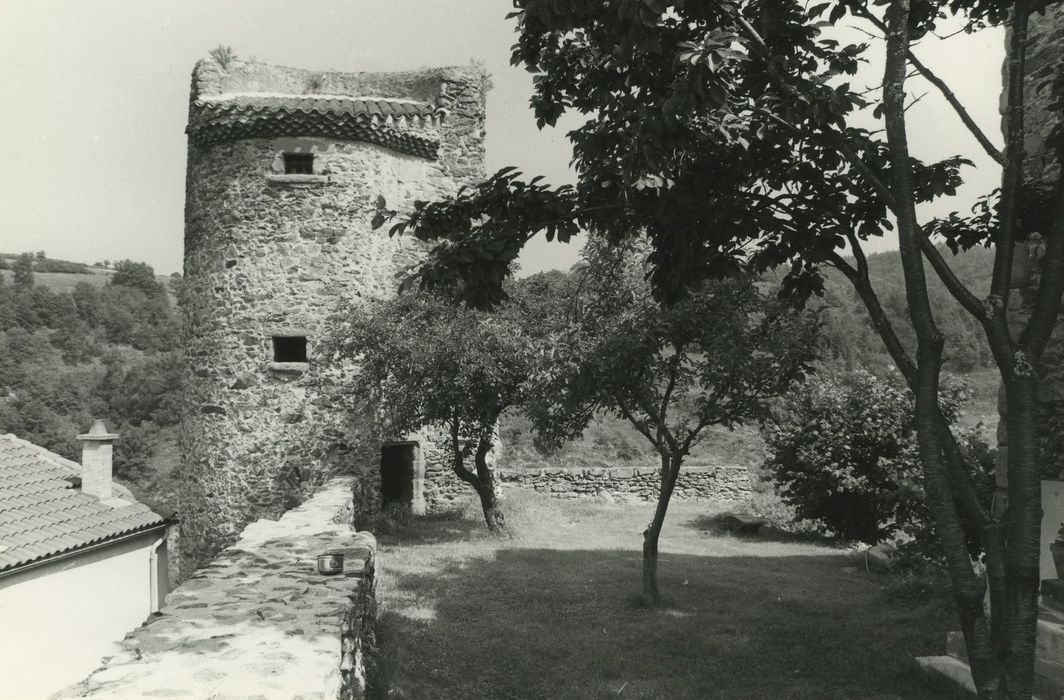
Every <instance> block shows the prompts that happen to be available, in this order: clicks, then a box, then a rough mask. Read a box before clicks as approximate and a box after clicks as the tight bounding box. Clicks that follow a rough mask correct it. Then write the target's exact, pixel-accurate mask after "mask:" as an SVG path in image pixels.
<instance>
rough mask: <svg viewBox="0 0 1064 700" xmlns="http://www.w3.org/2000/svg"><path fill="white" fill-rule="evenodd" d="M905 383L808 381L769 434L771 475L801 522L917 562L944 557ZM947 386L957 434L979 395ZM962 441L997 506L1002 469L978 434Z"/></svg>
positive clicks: (848, 377) (786, 402) (944, 398)
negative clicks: (893, 548) (894, 545)
mask: <svg viewBox="0 0 1064 700" xmlns="http://www.w3.org/2000/svg"><path fill="white" fill-rule="evenodd" d="M897 379H898V378H897V377H896V376H888V377H882V378H880V377H876V376H875V375H873V374H871V373H869V372H866V371H864V370H860V369H858V370H855V371H851V372H831V373H820V374H818V375H817V376H816V377H810V378H809V379H806V380H805V381H804V382H802V383H801V384H800V385H799V386H797V387H795V388H794V389H792V390H791V391H790V392H788V393H787V395H786V396H784V397H783V400H782V401H780V402H779V404H778V405H777V406H775V407H774V408H773V411H772V416H771V418H770V419H769V420H768V421H766V423H765V424H764V425H763V427H762V431H761V434H762V436H763V437H764V439H765V443H766V444H767V446H768V449H769V458H768V460H767V462H766V464H765V470H766V471H767V472H768V474H769V476H771V478H772V480H773V481H774V482H775V483H776V485H777V486H778V487H779V489H780V494H781V496H782V497H783V500H784V501H785V502H786V503H788V504H789V505H791V506H793V507H794V509H795V512H796V513H797V515H798V517H799V518H802V519H803V520H810V521H814V522H816V523H818V524H819V525H820V526H821V529H822V531H826V532H827V534H833V535H835V536H838V537H843V538H846V539H850V540H859V541H861V542H865V543H867V544H877V543H879V542H881V541H883V540H888V539H894V540H903V541H904V545H903V547H904V550H905V551H907V552H908V553H911V554H918V555H921V556H925V557H936V556H937V545H936V541H935V537H934V527H933V526H932V525H931V522H930V517H929V513H928V511H927V504H926V496H925V493H924V487H923V478H922V475H921V471H920V461H919V459H918V456H917V442H916V426H915V424H914V420H913V398H912V393H911V392H909V391H908V390H907V389H906V388H905V387H904V386H901V385H900V384H899V382H898V381H897ZM947 379H949V381H948V382H943V388H942V395H941V397H940V399H939V403H940V405H941V406H942V413H943V415H944V416H945V417H946V419H947V420H948V421H949V422H950V423H951V424H952V423H954V422H955V420H956V418H957V415H958V413H959V411H960V408H961V406H962V405H963V403H964V401H965V400H966V399H967V398H968V397H969V395H970V392H969V388H968V386H967V385H966V384H965V383H964V382H962V381H957V380H955V379H952V378H949V377H947ZM960 437H961V440H962V445H963V446H964V448H965V450H966V451H967V452H969V453H970V454H972V455H973V456H975V459H973V463H974V464H973V466H974V467H976V468H977V472H976V473H975V474H973V479H974V481H975V482H976V484H977V486H978V490H979V493H980V495H981V496H982V498H983V502H984V503H986V504H989V502H990V498H991V496H992V494H993V478H992V476H991V474H992V468H993V460H992V459H990V456H989V451H988V449H987V447H986V445H985V443H983V442H982V441H981V440H979V439H978V437H977V436H976V431H974V430H971V431H968V432H962V433H961V435H960Z"/></svg>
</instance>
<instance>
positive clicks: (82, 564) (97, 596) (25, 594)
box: [0, 530, 167, 700]
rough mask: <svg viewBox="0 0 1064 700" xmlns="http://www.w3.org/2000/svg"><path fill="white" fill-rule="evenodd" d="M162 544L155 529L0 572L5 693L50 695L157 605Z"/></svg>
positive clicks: (0, 662)
mask: <svg viewBox="0 0 1064 700" xmlns="http://www.w3.org/2000/svg"><path fill="white" fill-rule="evenodd" d="M165 549H166V541H165V530H156V531H154V532H150V533H146V534H144V535H139V536H137V537H134V538H131V539H129V540H125V541H122V542H118V543H115V544H111V545H108V546H104V547H101V548H99V549H95V550H91V551H87V552H84V553H82V554H79V555H77V556H71V557H69V558H66V559H60V560H58V561H54V562H50V563H47V564H44V565H42V566H38V567H36V568H33V569H29V570H25V571H22V572H18V573H15V574H12V575H9V576H5V577H0V630H2V631H3V633H2V634H0V698H4V699H5V700H6V699H8V698H18V699H19V700H34V699H35V698H47V697H48V696H49V695H51V694H52V693H55V692H57V691H59V690H61V689H62V688H65V687H66V686H68V685H71V684H73V683H76V682H78V681H79V680H81V679H82V678H84V677H86V676H87V675H89V673H91V672H92V671H93V670H94V669H95V668H96V667H97V666H99V664H100V659H101V658H102V657H103V656H105V655H108V654H110V653H113V651H114V650H115V649H116V648H117V646H116V644H115V643H116V642H118V641H120V640H121V639H122V638H123V637H125V635H126V633H127V632H129V631H131V630H133V629H134V628H136V627H138V626H139V625H140V624H141V623H142V622H144V620H145V619H146V618H147V617H148V615H150V614H151V613H152V612H154V611H155V610H157V609H158V606H159V603H160V602H161V601H162V598H163V597H164V596H165V594H166V592H167V591H166V586H167V584H166V581H167V576H166V551H165ZM153 551H154V552H155V556H153ZM153 566H154V567H155V572H154V573H153V572H152V568H153ZM153 586H156V589H155V593H154V594H153V592H152V587H153ZM153 604H154V606H155V607H154V609H153V607H152V606H153Z"/></svg>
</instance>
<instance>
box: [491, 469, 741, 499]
mask: <svg viewBox="0 0 1064 700" xmlns="http://www.w3.org/2000/svg"><path fill="white" fill-rule="evenodd" d="M499 475H500V478H501V481H502V483H503V487H504V493H505V487H507V486H511V485H512V486H522V487H526V488H532V489H535V490H536V491H541V492H544V493H549V494H550V495H552V496H557V497H558V498H581V497H596V496H599V497H603V496H609V497H610V498H614V499H618V500H641V501H651V500H656V499H657V497H658V486H659V484H660V479H661V477H660V472H659V469H658V468H657V467H604V468H583V469H562V468H560V467H559V468H542V469H521V470H517V469H512V470H499ZM750 493H751V490H750V473H749V471H748V470H747V469H746V467H736V466H716V467H710V466H692V467H683V468H682V469H681V470H680V477H679V479H678V480H677V482H676V490H675V491H674V492H673V498H679V499H702V500H712V501H721V502H736V501H741V500H743V499H744V498H746V497H747V496H749V495H750Z"/></svg>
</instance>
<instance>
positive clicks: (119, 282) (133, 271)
mask: <svg viewBox="0 0 1064 700" xmlns="http://www.w3.org/2000/svg"><path fill="white" fill-rule="evenodd" d="M109 284H110V285H111V286H119V287H133V288H134V289H139V290H140V291H142V292H144V293H145V294H146V295H148V296H149V297H157V296H162V295H164V292H165V290H164V289H163V286H162V285H161V284H159V283H158V282H156V281H155V270H153V269H152V266H151V265H149V264H148V263H142V262H134V261H132V260H119V261H118V262H116V263H115V273H114V274H113V275H111V280H110V282H109Z"/></svg>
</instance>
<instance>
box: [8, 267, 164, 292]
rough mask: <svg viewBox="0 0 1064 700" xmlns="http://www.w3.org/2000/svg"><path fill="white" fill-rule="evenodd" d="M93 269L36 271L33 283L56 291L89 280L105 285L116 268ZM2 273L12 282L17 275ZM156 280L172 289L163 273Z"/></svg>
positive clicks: (9, 271)
mask: <svg viewBox="0 0 1064 700" xmlns="http://www.w3.org/2000/svg"><path fill="white" fill-rule="evenodd" d="M89 269H90V270H91V271H90V273H89V274H87V275H77V274H71V273H68V272H34V273H33V283H34V284H37V285H40V286H42V287H48V289H51V290H52V291H55V292H60V291H67V292H68V291H71V290H72V289H74V287H75V286H77V284H78V282H88V283H89V284H91V285H92V286H94V287H103V286H104V285H106V284H107V282H108V281H109V280H110V279H111V275H113V274H114V273H115V271H114V270H105V269H103V268H99V267H93V268H89ZM0 275H3V277H4V281H5V282H7V283H11V281H12V280H13V279H14V277H15V273H14V272H12V271H11V270H0ZM155 281H156V282H158V283H159V284H161V285H163V287H164V288H166V289H167V290H169V289H170V278H169V277H165V276H163V275H156V276H155Z"/></svg>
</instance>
